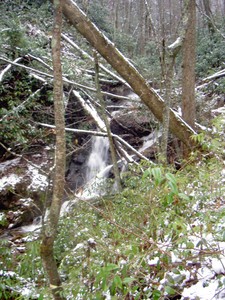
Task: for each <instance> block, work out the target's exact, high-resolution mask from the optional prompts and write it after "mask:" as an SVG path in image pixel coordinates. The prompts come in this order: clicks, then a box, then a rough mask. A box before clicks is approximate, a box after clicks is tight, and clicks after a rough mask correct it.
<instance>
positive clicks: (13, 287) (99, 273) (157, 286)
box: [0, 118, 225, 300]
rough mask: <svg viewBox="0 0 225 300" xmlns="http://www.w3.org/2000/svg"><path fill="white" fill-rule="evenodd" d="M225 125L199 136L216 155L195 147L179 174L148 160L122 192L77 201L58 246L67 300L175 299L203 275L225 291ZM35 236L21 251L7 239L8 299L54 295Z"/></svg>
mask: <svg viewBox="0 0 225 300" xmlns="http://www.w3.org/2000/svg"><path fill="white" fill-rule="evenodd" d="M224 129H225V123H224V119H223V118H218V119H217V120H215V121H214V123H213V124H212V128H211V133H209V134H207V138H206V137H205V136H202V135H200V136H198V139H199V140H201V141H202V142H203V143H205V147H206V148H207V149H210V154H206V155H204V154H203V153H198V152H194V153H193V154H192V157H190V159H189V160H188V161H186V163H185V167H184V168H182V169H180V170H179V171H175V170H174V169H173V168H170V167H165V166H160V165H152V164H150V165H149V164H148V163H146V162H145V163H144V162H143V163H141V164H140V165H139V166H138V167H133V166H132V167H131V169H130V170H127V171H126V172H125V173H124V174H123V183H124V189H123V192H122V193H121V194H119V195H118V194H114V195H108V196H105V197H102V198H101V199H98V200H97V202H92V201H79V203H76V202H73V201H72V202H71V205H72V208H71V209H70V213H69V214H68V215H65V216H64V217H62V218H61V220H60V226H59V233H58V238H57V241H56V243H55V255H56V259H57V262H58V265H59V270H60V273H61V276H62V278H63V287H64V293H65V296H66V299H155V300H156V299H175V298H173V297H176V296H177V297H179V295H181V294H182V292H183V290H184V288H187V287H189V286H190V285H192V284H195V283H197V282H198V281H199V280H201V276H202V279H204V280H203V283H202V284H205V286H206V287H207V285H210V280H212V278H213V280H216V282H217V285H216V289H215V291H214V292H215V295H216V294H219V293H221V292H222V291H224V289H225V285H224V282H225V277H224V275H223V274H224V266H223V262H224V256H223V255H222V252H221V248H220V247H221V245H222V244H224V242H225V235H224V229H225V228H224V220H225V211H224V208H223V207H224V193H225V188H224V187H225V185H224V173H225V166H224V155H225V153H224V146H225V144H224ZM33 239H34V237H33V235H32V239H31V241H29V236H27V237H26V238H23V240H24V241H26V244H25V245H24V246H23V247H19V249H17V250H16V246H17V245H15V244H14V245H13V244H12V245H9V244H8V242H5V241H4V240H1V241H0V242H1V249H2V250H1V283H0V286H1V289H0V290H1V292H0V293H1V297H2V298H4V299H39V300H40V299H49V298H50V295H48V291H47V290H45V288H44V286H45V279H44V274H43V271H42V265H41V261H40V257H39V239H38V238H36V239H35V240H33ZM9 246H11V247H12V249H15V253H14V254H13V255H9V252H10V250H9V248H8V247H9ZM214 258H217V259H219V261H221V267H220V269H221V270H222V271H221V272H220V271H216V270H214V269H213V264H212V262H213V259H214ZM15 266H16V267H15ZM204 269H207V270H212V271H211V272H212V275H211V276H212V278H211V277H208V278H206V279H205V277H204V274H203V273H201V271H202V270H204ZM26 293H27V294H26ZM19 294H20V295H21V294H22V296H20V297H18V298H16V296H17V295H19ZM12 295H13V296H12ZM32 295H35V296H33V297H32ZM12 297H15V298H12ZM108 297H109V298H108Z"/></svg>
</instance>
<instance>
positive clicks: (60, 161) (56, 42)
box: [41, 0, 66, 300]
mask: <svg viewBox="0 0 225 300" xmlns="http://www.w3.org/2000/svg"><path fill="white" fill-rule="evenodd" d="M61 2H62V1H61V0H55V1H53V4H54V9H55V20H54V26H53V34H52V60H53V73H54V82H53V98H54V111H55V125H56V150H55V169H54V180H53V196H52V203H51V207H50V212H49V215H48V217H47V220H46V223H45V224H44V226H43V230H42V242H41V258H42V262H43V266H44V269H45V271H46V274H47V277H48V280H49V284H50V288H51V291H52V295H53V298H54V299H55V300H64V299H65V298H64V297H63V296H62V286H61V279H60V276H59V273H58V269H57V264H56V261H55V258H54V250H53V246H54V242H55V238H56V235H57V225H58V221H59V215H60V209H61V202H62V197H63V192H64V178H65V157H66V155H65V153H66V151H65V121H64V103H63V81H62V69H61V58H60V52H61V51H60V50H61V49H60V48H61V45H60V38H61V27H62V6H61Z"/></svg>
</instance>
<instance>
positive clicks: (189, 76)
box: [182, 0, 196, 129]
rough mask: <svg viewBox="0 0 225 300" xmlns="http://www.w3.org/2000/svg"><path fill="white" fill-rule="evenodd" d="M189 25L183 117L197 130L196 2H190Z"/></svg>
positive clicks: (184, 50) (185, 44) (184, 66)
mask: <svg viewBox="0 0 225 300" xmlns="http://www.w3.org/2000/svg"><path fill="white" fill-rule="evenodd" d="M187 11H188V23H187V29H186V33H185V37H184V42H183V73H182V117H183V119H184V120H185V122H187V123H188V124H189V125H190V126H191V127H192V128H193V129H194V128H195V114H196V107H195V106H196V105H195V48H196V45H195V44H196V33H195V31H196V1H195V0H189V3H188V10H187Z"/></svg>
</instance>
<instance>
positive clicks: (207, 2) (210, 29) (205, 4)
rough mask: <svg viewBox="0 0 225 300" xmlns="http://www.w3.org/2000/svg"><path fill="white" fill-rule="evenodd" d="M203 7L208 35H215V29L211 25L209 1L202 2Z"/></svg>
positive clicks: (211, 17) (211, 16)
mask: <svg viewBox="0 0 225 300" xmlns="http://www.w3.org/2000/svg"><path fill="white" fill-rule="evenodd" d="M203 5H204V10H205V15H206V18H207V20H206V22H207V26H208V30H209V33H211V34H213V33H215V28H214V24H213V15H212V11H211V5H210V0H203Z"/></svg>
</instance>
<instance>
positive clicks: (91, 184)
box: [78, 136, 111, 199]
mask: <svg viewBox="0 0 225 300" xmlns="http://www.w3.org/2000/svg"><path fill="white" fill-rule="evenodd" d="M108 158H109V141H108V138H107V137H102V136H93V137H92V141H91V153H90V155H89V157H88V159H87V163H86V175H85V179H86V185H85V186H84V190H83V191H82V193H81V197H82V198H84V199H88V198H92V197H96V196H99V195H101V194H105V191H106V190H105V186H104V184H105V179H106V178H107V176H108V173H109V171H110V169H111V166H109V165H108ZM78 196H79V195H78Z"/></svg>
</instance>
